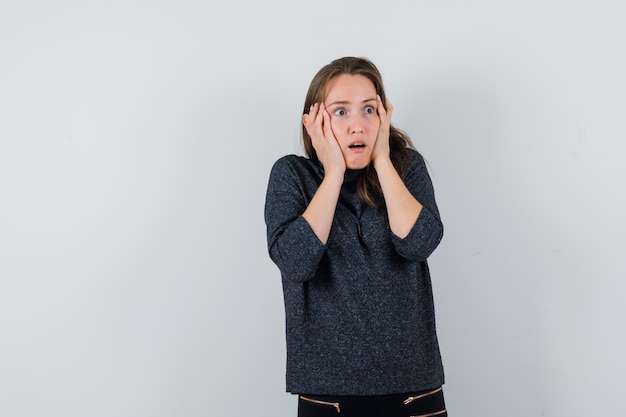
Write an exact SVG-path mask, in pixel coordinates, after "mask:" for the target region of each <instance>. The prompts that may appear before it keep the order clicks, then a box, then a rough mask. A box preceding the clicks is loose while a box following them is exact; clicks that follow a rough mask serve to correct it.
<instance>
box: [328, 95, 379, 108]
mask: <svg viewBox="0 0 626 417" xmlns="http://www.w3.org/2000/svg"><path fill="white" fill-rule="evenodd" d="M370 101H376V98H375V97H374V98H366V99H365V100H363V101H362V103H369V102H370ZM351 103H352V102H351V101H349V100H337V101H333V102H332V103H330V104H329V105H328V107H331V106H345V105H346V104H351Z"/></svg>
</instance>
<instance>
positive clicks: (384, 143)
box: [372, 96, 393, 163]
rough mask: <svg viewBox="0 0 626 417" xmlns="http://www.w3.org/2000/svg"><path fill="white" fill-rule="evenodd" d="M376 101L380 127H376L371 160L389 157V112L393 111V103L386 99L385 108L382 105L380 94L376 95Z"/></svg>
mask: <svg viewBox="0 0 626 417" xmlns="http://www.w3.org/2000/svg"><path fill="white" fill-rule="evenodd" d="M376 101H377V102H378V106H377V107H378V117H379V118H380V127H379V128H378V136H376V143H375V144H374V150H373V151H372V162H373V163H376V161H377V160H383V159H388V160H389V159H390V156H389V154H390V148H389V126H390V125H391V114H392V113H393V105H392V104H391V103H390V102H389V100H387V109H385V107H384V106H383V101H382V100H381V98H380V96H376Z"/></svg>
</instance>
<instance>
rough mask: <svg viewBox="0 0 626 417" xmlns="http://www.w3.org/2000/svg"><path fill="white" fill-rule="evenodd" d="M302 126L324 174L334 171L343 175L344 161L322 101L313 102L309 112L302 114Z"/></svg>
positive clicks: (344, 169)
mask: <svg viewBox="0 0 626 417" xmlns="http://www.w3.org/2000/svg"><path fill="white" fill-rule="evenodd" d="M302 122H303V123H304V127H305V128H306V131H307V132H308V134H309V136H311V142H312V145H313V148H314V149H315V152H316V153H317V158H318V159H319V160H320V162H321V163H322V166H323V167H324V173H325V175H328V174H330V173H333V172H336V173H337V175H339V174H341V175H342V176H343V174H344V172H345V171H346V161H345V159H344V157H343V153H342V152H341V148H340V147H339V143H338V142H337V139H336V138H335V135H334V134H333V130H332V127H331V125H330V115H329V114H328V111H327V110H326V107H325V106H324V103H321V104H320V103H315V104H314V105H312V106H311V108H310V109H309V113H308V114H305V115H303V116H302Z"/></svg>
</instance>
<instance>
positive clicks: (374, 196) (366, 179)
mask: <svg viewBox="0 0 626 417" xmlns="http://www.w3.org/2000/svg"><path fill="white" fill-rule="evenodd" d="M342 74H348V75H362V76H364V77H367V78H368V79H369V80H370V81H371V82H372V84H374V88H375V89H376V93H377V94H378V95H379V96H380V98H381V100H382V102H383V106H384V107H385V108H387V97H386V96H385V88H384V86H383V80H382V76H381V75H380V72H379V71H378V68H376V66H375V65H374V64H373V63H372V62H371V61H370V60H368V59H366V58H356V57H344V58H339V59H336V60H334V61H332V62H331V63H330V64H328V65H326V66H324V67H322V68H321V69H320V70H319V71H318V72H317V74H316V75H315V77H313V80H312V81H311V84H310V85H309V90H308V91H307V94H306V98H305V100H304V108H303V110H302V115H305V114H307V113H308V112H309V111H310V108H311V106H312V105H313V104H315V103H321V102H323V101H324V99H325V98H326V94H327V90H328V83H329V82H330V81H331V80H332V79H333V78H335V77H337V76H339V75H342ZM302 143H303V145H304V151H305V153H306V155H307V156H308V157H309V158H310V159H311V160H313V161H316V162H319V158H318V157H317V153H316V152H315V149H314V148H313V142H312V141H311V136H310V135H309V133H308V132H307V131H306V127H304V124H303V125H302ZM389 147H390V151H391V152H390V156H391V162H392V163H393V166H394V167H395V169H396V171H398V173H399V174H400V176H401V177H402V176H403V175H404V173H405V172H406V170H407V168H408V166H409V164H410V162H411V152H410V150H409V149H413V150H415V146H414V145H413V143H412V142H411V139H410V138H409V136H408V135H407V134H406V133H404V132H402V131H401V130H400V129H396V128H395V127H393V126H390V127H389ZM357 190H358V194H359V196H360V197H361V198H362V199H363V200H364V201H365V202H367V204H369V205H371V206H374V207H376V206H377V204H376V200H380V199H379V198H378V197H380V196H381V194H382V189H381V187H380V182H379V181H378V175H376V170H375V169H374V166H373V164H371V163H370V164H369V165H368V166H367V168H366V169H365V171H364V172H363V174H361V176H360V178H359V182H358V187H357Z"/></svg>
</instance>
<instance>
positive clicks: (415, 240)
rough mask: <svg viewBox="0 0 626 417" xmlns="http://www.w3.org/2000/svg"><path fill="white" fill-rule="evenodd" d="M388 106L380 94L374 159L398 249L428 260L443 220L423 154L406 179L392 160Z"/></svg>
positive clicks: (414, 256)
mask: <svg viewBox="0 0 626 417" xmlns="http://www.w3.org/2000/svg"><path fill="white" fill-rule="evenodd" d="M387 107H388V108H387V110H385V108H384V107H383V104H382V101H381V100H380V97H379V98H378V114H379V116H380V119H381V124H380V129H379V134H378V137H377V139H376V146H375V149H374V153H373V155H372V161H373V164H374V168H375V169H376V173H377V174H378V180H379V182H380V185H381V188H382V191H383V197H384V199H385V205H386V207H387V216H388V218H389V227H390V229H391V231H392V232H393V235H394V245H395V247H396V250H397V251H398V253H399V254H400V255H401V256H403V257H405V258H407V259H415V260H425V259H426V258H428V256H430V254H431V253H432V251H434V250H435V248H436V247H437V246H438V245H439V242H440V241H441V238H442V237H443V224H442V223H441V220H440V218H439V210H438V209H437V204H436V202H435V195H434V190H433V186H432V182H431V180H430V176H429V175H428V170H427V169H426V165H425V163H424V160H423V159H422V157H421V156H420V155H419V154H416V155H415V158H414V160H413V161H412V162H411V164H410V166H409V168H408V170H407V172H406V175H405V178H404V179H403V178H401V177H400V175H399V174H398V172H397V171H396V169H395V167H394V166H393V164H392V162H391V158H390V156H389V155H390V149H389V126H390V120H391V113H392V112H393V106H392V105H391V103H389V102H388V103H387Z"/></svg>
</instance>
